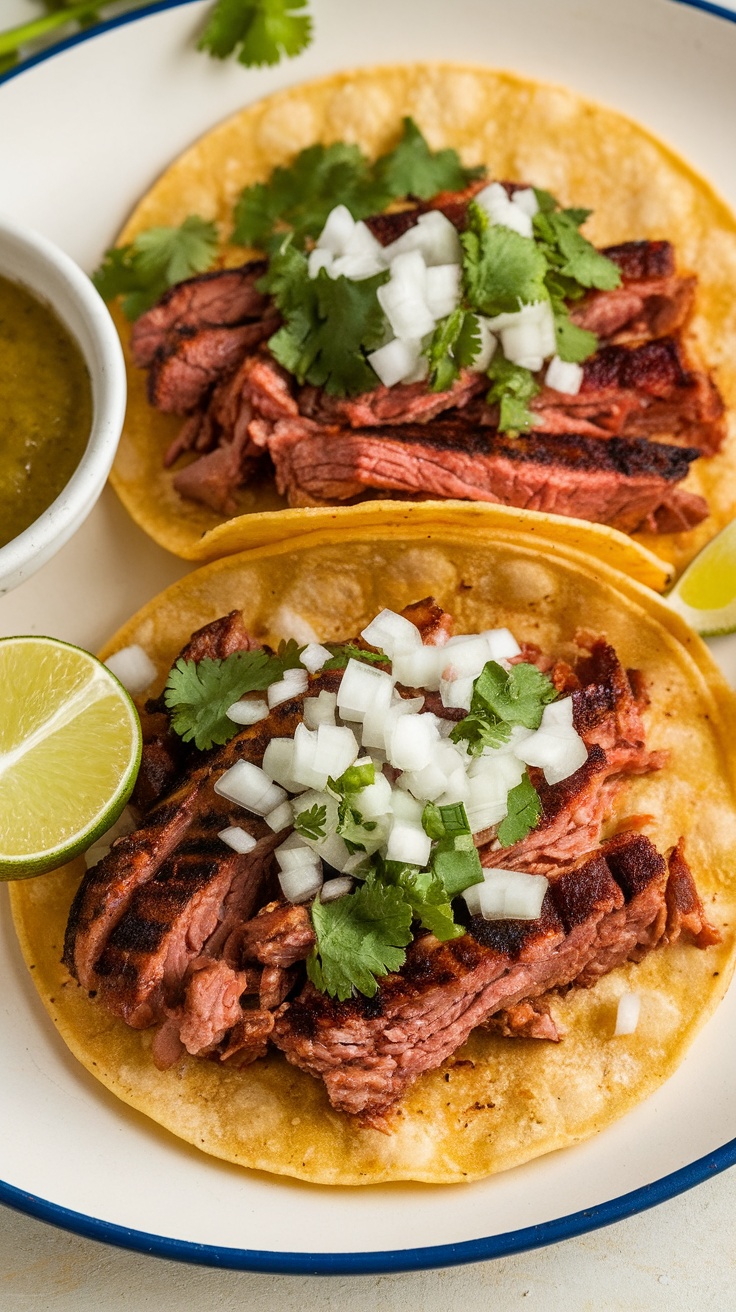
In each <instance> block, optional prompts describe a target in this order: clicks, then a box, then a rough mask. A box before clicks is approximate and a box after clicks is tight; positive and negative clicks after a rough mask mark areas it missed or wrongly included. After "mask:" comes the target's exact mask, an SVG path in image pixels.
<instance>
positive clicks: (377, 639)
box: [360, 610, 422, 660]
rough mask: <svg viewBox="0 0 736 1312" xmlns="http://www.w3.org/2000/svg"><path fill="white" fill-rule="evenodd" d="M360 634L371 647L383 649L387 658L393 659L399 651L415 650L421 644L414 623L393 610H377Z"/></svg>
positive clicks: (419, 634) (419, 635)
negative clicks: (374, 616) (376, 613)
mask: <svg viewBox="0 0 736 1312" xmlns="http://www.w3.org/2000/svg"><path fill="white" fill-rule="evenodd" d="M360 636H361V638H363V639H364V640H365V641H366V642H367V643H369V644H370V646H371V647H378V649H379V651H385V653H386V655H387V656H388V658H389V660H393V659H394V657H395V656H397V655H398V654H399V652H406V651H416V649H417V648H418V647H421V645H422V635H421V633H420V632H419V629H418V628H417V626H416V624H412V622H411V620H408V619H407V618H406V616H405V615H399V614H397V612H396V611H395V610H382V611H379V613H378V615H376V618H375V619H373V620H371V622H370V624H368V625H366V627H365V628H364V629H363V630H362V632H361V635H360Z"/></svg>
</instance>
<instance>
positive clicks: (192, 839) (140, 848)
mask: <svg viewBox="0 0 736 1312" xmlns="http://www.w3.org/2000/svg"><path fill="white" fill-rule="evenodd" d="M341 677H342V674H341V671H339V670H330V671H326V672H325V673H323V674H320V675H318V676H316V677H314V678H312V679H311V680H310V688H309V695H312V696H316V695H317V694H318V693H319V692H320V691H321V690H322V689H323V688H326V689H328V690H330V691H334V690H335V689H336V688H337V687H338V686H339V683H340V678H341ZM302 703H303V697H296V698H293V699H291V700H289V701H287V702H282V703H281V704H280V705H279V706H277V707H275V708H274V710H273V711H272V712H271V714H270V715H269V716H268V718H267V719H265V720H261V721H260V722H259V723H258V724H256V725H253V726H251V727H249V728H245V729H243V730H242V731H241V732H239V733H238V734H236V735H235V737H234V738H232V739H231V740H230V742H229V743H226V744H225V746H224V747H220V748H217V749H215V750H213V751H211V752H208V753H206V755H205V756H204V759H202V760H201V763H198V764H197V765H196V766H195V767H194V768H192V769H190V770H189V771H188V773H187V774H186V775H185V777H184V778H183V779H182V780H181V782H180V783H179V784H178V786H177V787H176V789H175V790H174V791H173V792H172V793H169V794H168V795H167V796H166V797H165V798H164V799H162V801H160V802H159V803H158V804H157V805H156V806H155V807H154V808H153V810H152V811H151V812H150V813H149V814H148V815H147V816H146V817H145V820H144V822H143V824H142V826H141V828H139V829H138V830H136V832H135V833H133V834H130V835H128V836H126V837H125V838H120V839H118V840H117V841H116V842H115V843H114V844H113V846H112V848H111V849H110V851H109V853H108V854H107V856H106V857H104V858H103V860H102V861H101V862H99V863H98V865H96V866H93V867H92V868H91V869H90V870H88V871H87V874H86V875H85V877H84V878H83V880H82V883H81V884H80V886H79V889H78V891H77V895H76V897H75V899H74V902H73V903H72V908H71V912H70V916H69V922H68V924H67V933H66V939H65V944H64V961H65V964H66V965H67V966H68V968H69V970H70V971H71V972H72V974H73V975H75V976H76V978H77V979H78V980H79V982H80V984H82V986H83V987H84V988H87V989H92V988H95V987H96V986H97V985H96V981H97V972H96V966H97V963H98V959H99V958H100V955H101V953H102V952H103V949H104V948H105V945H106V943H107V942H108V939H109V936H110V934H111V933H112V931H113V930H114V929H115V927H116V926H117V925H118V923H119V922H120V921H121V919H122V918H123V917H124V915H125V913H126V911H127V909H128V907H130V906H131V904H132V902H133V899H134V898H135V896H136V895H137V892H138V890H141V891H142V889H143V887H144V885H145V884H146V883H148V882H149V881H151V880H153V879H154V878H155V877H157V875H158V873H159V871H161V872H162V879H161V880H159V882H160V883H164V884H165V878H164V877H163V876H164V874H166V876H167V877H171V878H172V880H173V883H172V888H176V887H178V885H177V881H178V880H179V878H180V877H181V885H180V886H181V889H182V890H183V889H184V887H185V885H186V884H187V881H189V882H190V886H191V888H192V895H193V896H194V895H195V893H197V890H198V889H204V887H205V884H206V879H205V873H206V872H205V871H204V870H200V869H199V867H198V866H197V860H196V859H195V858H196V857H197V855H198V856H199V857H200V858H201V861H202V862H203V864H204V866H205V867H206V866H207V864H208V862H210V856H208V844H212V845H213V848H214V847H216V849H217V851H218V852H219V853H220V855H221V856H222V855H223V853H224V855H225V857H226V858H227V859H229V857H228V850H227V849H226V848H224V847H223V844H222V843H221V841H220V840H219V839H217V838H216V834H217V831H218V830H220V829H223V828H226V827H227V826H228V825H232V824H239V825H243V826H244V827H246V828H250V826H251V823H252V824H253V825H258V824H263V822H259V821H257V820H256V819H255V817H253V818H251V820H249V818H248V816H247V815H246V814H245V812H243V811H242V810H241V809H239V808H236V807H233V806H232V804H228V803H227V802H226V801H225V799H223V798H221V797H219V796H218V794H216V793H215V792H214V790H213V784H214V781H215V780H216V779H218V778H219V776H220V775H221V774H223V773H224V771H225V770H227V769H229V767H230V766H231V765H234V764H235V762H236V761H238V760H248V761H254V762H255V763H256V764H260V762H261V761H262V760H263V753H264V751H265V750H266V747H267V746H268V743H269V742H270V741H271V739H272V738H280V737H293V735H294V731H295V729H296V726H297V724H298V723H299V722H300V720H301V718H302ZM208 825H209V829H208ZM268 833H269V834H270V835H271V837H273V838H274V839H276V840H277V839H278V835H273V834H271V830H270V829H269V830H268ZM213 834H214V835H215V837H214V838H213V837H212V835H213ZM190 843H191V848H192V849H193V851H192V853H191V856H192V859H191V861H190V862H189V868H187V863H186V862H184V865H183V866H182V867H181V869H180V868H179V867H178V866H177V859H178V857H179V855H180V854H182V853H183V854H184V855H186V852H187V849H188V847H189V846H190ZM248 855H249V858H250V859H252V858H253V853H252V852H251V853H249V854H248ZM170 857H171V858H172V862H171V867H170V868H169V869H168V871H167V872H164V871H163V867H164V864H165V863H166V862H168V861H169V858H170ZM247 859H248V858H246V860H247ZM213 862H214V858H212V862H210V863H211V864H212V863H213ZM238 869H239V866H238V864H237V862H236V863H235V864H234V865H233V866H232V869H231V874H230V877H229V879H228V880H227V881H226V886H225V887H224V889H223V897H224V896H225V894H226V893H227V892H228V889H229V888H230V886H231V884H232V879H233V877H234V875H235V874H236V873H237V870H238ZM215 877H216V874H215V872H214V871H213V873H212V878H213V879H214V878H215ZM202 895H203V896H204V894H202ZM176 896H178V894H176ZM213 896H214V895H213ZM135 919H136V918H135V917H134V918H133V923H132V925H131V926H130V927H129V929H128V930H127V931H126V933H127V935H128V937H131V938H132V939H135V935H136V934H137V932H138V931H137V928H136V927H135ZM213 929H214V926H213ZM141 932H142V931H141ZM157 932H158V930H157ZM161 932H163V931H161ZM209 932H212V930H210V931H209ZM111 969H112V960H111V959H108V961H107V964H106V967H105V974H106V977H107V978H108V979H112V975H111ZM133 983H134V985H135V987H138V984H137V977H136V978H134V979H133ZM110 987H112V986H110ZM124 1005H126V1006H127V1005H128V1004H127V1003H125V1004H124Z"/></svg>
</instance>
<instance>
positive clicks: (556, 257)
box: [532, 191, 621, 291]
mask: <svg viewBox="0 0 736 1312" xmlns="http://www.w3.org/2000/svg"><path fill="white" fill-rule="evenodd" d="M536 197H537V201H538V203H539V205H540V208H539V211H538V213H537V214H535V215H534V218H533V220H532V224H533V227H534V234H535V236H536V237H537V240H538V248H539V249H540V250H541V251H542V253H543V255H544V258H545V260H546V262H547V264H549V265H550V266H551V267H552V268H554V269H558V270H559V272H560V273H561V274H562V275H563V277H565V278H570V279H572V280H573V281H574V282H576V283H577V284H578V286H580V287H586V288H589V287H596V288H598V290H599V291H611V290H612V289H613V288H614V287H618V286H619V285H620V283H621V271H620V269H619V268H618V265H616V264H614V262H613V260H609V259H608V257H607V256H605V255H602V254H601V252H600V251H597V250H596V248H595V246H593V244H592V243H591V242H589V241H588V239H587V237H584V236H583V234H582V233H581V232H580V231H579V229H580V226H581V224H583V223H584V222H585V220H586V219H587V218H588V217H589V215H590V213H591V211H590V210H580V209H567V210H563V209H560V208H559V207H558V204H557V201H556V200H555V199H554V197H553V196H550V194H549V192H543V191H537V192H536Z"/></svg>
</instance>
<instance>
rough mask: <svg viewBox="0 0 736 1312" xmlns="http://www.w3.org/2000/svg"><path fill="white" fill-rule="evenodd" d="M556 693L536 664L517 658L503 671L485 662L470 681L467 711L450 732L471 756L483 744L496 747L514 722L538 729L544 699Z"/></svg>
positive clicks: (550, 682)
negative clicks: (515, 661)
mask: <svg viewBox="0 0 736 1312" xmlns="http://www.w3.org/2000/svg"><path fill="white" fill-rule="evenodd" d="M556 696H557V692H556V689H555V686H554V684H553V683H552V680H551V679H550V678H548V676H547V675H546V674H542V672H541V670H538V669H537V667H536V665H529V664H528V663H527V662H526V661H521V662H520V663H519V664H518V665H512V666H511V669H510V670H509V671H508V673H507V672H506V670H504V668H503V666H502V665H499V664H498V663H497V662H496V661H488V662H487V663H486V664H485V665H484V667H483V669H482V671H481V673H480V674H479V675H478V678H477V679H476V680H475V683H474V684H473V696H472V698H471V702H470V711H469V712H468V714H467V715H466V716H465V717H464V718H463V719H462V720H459V721H458V723H457V724H456V725H454V727H453V729H452V730H451V732H450V737H451V739H452V741H453V742H456V743H459V742H466V743H467V746H468V751H469V753H470V755H471V756H482V754H483V752H484V750H485V748H486V747H500V746H501V744H502V743H505V742H508V740H509V738H510V737H511V728H512V726H513V725H515V724H520V725H523V726H524V728H526V729H538V728H539V725H540V724H541V722H542V714H543V711H544V707H545V706H546V704H547V702H551V701H554V699H555V697H556Z"/></svg>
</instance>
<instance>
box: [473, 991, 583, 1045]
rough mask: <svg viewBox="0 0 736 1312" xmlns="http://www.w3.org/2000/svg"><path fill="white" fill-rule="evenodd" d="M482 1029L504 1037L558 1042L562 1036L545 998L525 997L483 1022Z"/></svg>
mask: <svg viewBox="0 0 736 1312" xmlns="http://www.w3.org/2000/svg"><path fill="white" fill-rule="evenodd" d="M483 1028H484V1029H488V1030H494V1031H495V1032H496V1033H497V1034H502V1035H503V1037H504V1038H505V1039H547V1040H548V1041H549V1042H550V1043H559V1042H560V1039H562V1038H563V1037H564V1034H563V1031H562V1030H561V1029H560V1027H559V1025H558V1024H557V1021H556V1020H555V1018H554V1016H553V1015H552V1014H551V1012H550V1009H549V1000H548V999H547V998H527V999H526V1000H525V1001H524V1002H517V1003H516V1004H515V1005H514V1006H513V1007H508V1008H507V1009H506V1010H505V1011H499V1012H497V1013H496V1015H495V1016H491V1017H490V1018H489V1019H488V1020H487V1021H485V1022H484V1025H483Z"/></svg>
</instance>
